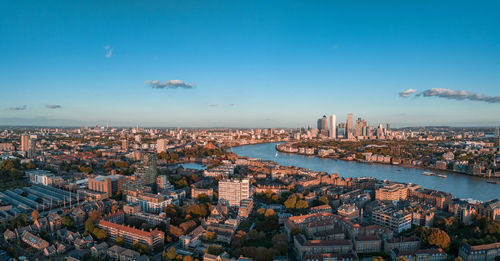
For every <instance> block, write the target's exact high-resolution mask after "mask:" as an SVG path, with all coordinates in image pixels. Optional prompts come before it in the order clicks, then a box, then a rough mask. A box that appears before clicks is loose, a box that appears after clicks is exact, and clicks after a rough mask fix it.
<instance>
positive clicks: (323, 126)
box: [321, 115, 328, 130]
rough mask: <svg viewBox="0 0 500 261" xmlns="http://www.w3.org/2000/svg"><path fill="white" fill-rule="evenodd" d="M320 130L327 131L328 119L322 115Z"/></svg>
mask: <svg viewBox="0 0 500 261" xmlns="http://www.w3.org/2000/svg"><path fill="white" fill-rule="evenodd" d="M321 130H328V119H327V118H326V115H323V118H321Z"/></svg>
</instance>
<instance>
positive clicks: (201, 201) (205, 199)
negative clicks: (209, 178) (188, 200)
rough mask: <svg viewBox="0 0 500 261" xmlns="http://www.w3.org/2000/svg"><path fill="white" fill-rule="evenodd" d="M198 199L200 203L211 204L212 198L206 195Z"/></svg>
mask: <svg viewBox="0 0 500 261" xmlns="http://www.w3.org/2000/svg"><path fill="white" fill-rule="evenodd" d="M196 199H197V200H198V202H200V203H209V202H210V197H209V196H208V195H207V194H205V193H202V194H200V195H198V197H197V198H196Z"/></svg>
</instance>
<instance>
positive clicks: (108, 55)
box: [104, 45, 113, 58]
mask: <svg viewBox="0 0 500 261" xmlns="http://www.w3.org/2000/svg"><path fill="white" fill-rule="evenodd" d="M104 56H106V58H111V56H113V48H111V46H108V45H106V46H104Z"/></svg>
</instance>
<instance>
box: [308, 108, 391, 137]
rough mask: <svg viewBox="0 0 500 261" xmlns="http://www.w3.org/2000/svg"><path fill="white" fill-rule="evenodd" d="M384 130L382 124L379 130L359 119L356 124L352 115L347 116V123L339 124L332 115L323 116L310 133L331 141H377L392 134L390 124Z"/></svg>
mask: <svg viewBox="0 0 500 261" xmlns="http://www.w3.org/2000/svg"><path fill="white" fill-rule="evenodd" d="M386 126H387V127H386V128H385V129H384V128H383V125H382V124H379V126H378V127H377V128H374V127H373V125H368V122H367V121H366V120H364V119H362V118H358V119H357V120H356V123H354V117H353V115H352V113H349V114H347V118H346V121H345V122H339V123H337V116H336V115H335V114H331V115H330V117H327V116H326V115H323V117H321V118H319V119H318V120H317V129H311V128H309V130H308V132H309V134H311V135H312V136H323V137H324V138H329V139H337V138H342V139H351V140H352V139H357V140H362V139H376V138H384V137H385V136H386V135H387V134H388V133H389V132H390V127H389V126H390V124H389V123H387V125H386Z"/></svg>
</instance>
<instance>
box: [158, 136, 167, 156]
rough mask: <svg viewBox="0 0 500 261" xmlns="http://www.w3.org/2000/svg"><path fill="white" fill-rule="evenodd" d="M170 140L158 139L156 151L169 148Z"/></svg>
mask: <svg viewBox="0 0 500 261" xmlns="http://www.w3.org/2000/svg"><path fill="white" fill-rule="evenodd" d="M167 145H168V140H167V139H158V140H156V152H157V153H161V152H165V151H166V150H167Z"/></svg>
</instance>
